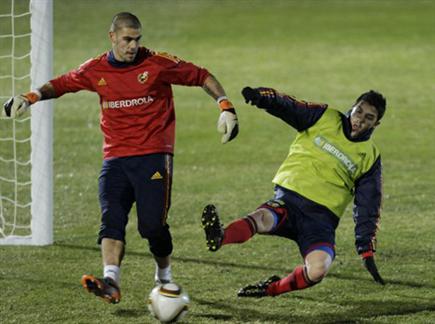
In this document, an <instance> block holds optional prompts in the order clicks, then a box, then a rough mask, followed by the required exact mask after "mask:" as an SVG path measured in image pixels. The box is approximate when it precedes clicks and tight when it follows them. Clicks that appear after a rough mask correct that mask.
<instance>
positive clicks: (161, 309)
mask: <svg viewBox="0 0 435 324" xmlns="http://www.w3.org/2000/svg"><path fill="white" fill-rule="evenodd" d="M189 303H190V299H189V296H188V295H187V292H186V291H184V290H183V288H181V286H179V285H177V284H176V283H174V282H171V283H166V284H163V285H159V286H156V287H154V288H153V290H151V293H150V295H149V297H148V301H147V304H148V309H149V311H150V312H151V314H152V315H153V316H154V317H155V318H157V319H158V320H159V321H160V322H162V323H167V322H176V321H178V320H180V319H182V318H183V317H184V316H185V315H186V314H187V310H188V308H189Z"/></svg>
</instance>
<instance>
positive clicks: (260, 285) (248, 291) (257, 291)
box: [237, 275, 281, 298]
mask: <svg viewBox="0 0 435 324" xmlns="http://www.w3.org/2000/svg"><path fill="white" fill-rule="evenodd" d="M278 280H281V278H280V277H278V276H275V275H273V276H272V277H270V278H268V279H266V280H263V281H260V282H257V283H256V284H253V285H247V286H246V287H243V288H241V289H240V290H239V292H238V293H237V296H238V297H255V298H261V297H266V296H269V295H268V294H267V287H269V285H270V284H271V283H272V282H275V281H278Z"/></svg>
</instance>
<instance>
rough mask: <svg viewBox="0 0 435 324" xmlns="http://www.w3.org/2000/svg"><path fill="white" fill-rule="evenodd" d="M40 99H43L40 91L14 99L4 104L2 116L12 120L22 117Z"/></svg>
mask: <svg viewBox="0 0 435 324" xmlns="http://www.w3.org/2000/svg"><path fill="white" fill-rule="evenodd" d="M39 99H41V93H40V92H39V91H38V90H33V91H31V92H28V93H25V94H21V95H19V96H15V97H12V98H10V99H9V100H8V101H6V102H5V103H4V104H3V111H2V115H3V117H10V118H16V117H20V116H22V115H24V114H25V113H26V112H27V111H28V110H29V107H30V105H32V104H34V103H35V102H37V101H38V100H39Z"/></svg>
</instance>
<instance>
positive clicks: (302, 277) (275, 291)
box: [267, 266, 316, 296]
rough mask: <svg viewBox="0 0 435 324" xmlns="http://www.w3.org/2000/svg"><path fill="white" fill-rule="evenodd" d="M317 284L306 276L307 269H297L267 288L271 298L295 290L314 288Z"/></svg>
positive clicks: (299, 267)
mask: <svg viewBox="0 0 435 324" xmlns="http://www.w3.org/2000/svg"><path fill="white" fill-rule="evenodd" d="M315 284H316V282H312V281H311V280H309V279H308V278H307V276H306V274H305V267H304V266H298V267H296V268H295V269H294V270H293V272H292V273H291V274H289V275H288V276H287V277H285V278H282V279H281V280H279V281H275V282H273V283H271V284H270V285H269V287H267V294H268V295H270V296H276V295H280V294H283V293H286V292H289V291H293V290H301V289H305V288H308V287H311V286H314V285H315Z"/></svg>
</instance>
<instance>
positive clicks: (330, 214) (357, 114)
mask: <svg viewBox="0 0 435 324" xmlns="http://www.w3.org/2000/svg"><path fill="white" fill-rule="evenodd" d="M242 94H243V96H244V98H245V100H246V102H247V103H248V102H250V103H251V104H252V105H255V106H257V107H258V108H261V109H264V110H266V111H267V112H268V113H269V114H271V115H273V116H276V117H278V118H280V119H282V120H283V121H284V122H286V123H287V124H289V125H290V126H292V127H293V128H295V129H296V130H297V131H298V134H297V136H296V138H295V140H294V142H293V143H292V144H291V146H290V152H289V155H288V156H287V158H286V159H285V161H284V162H283V163H282V165H281V167H280V168H279V169H278V172H277V174H276V175H275V178H274V179H273V182H274V184H275V194H274V197H273V198H272V199H271V200H269V201H267V202H266V203H264V204H262V205H261V206H260V207H258V208H257V210H255V211H254V212H252V213H250V214H249V215H247V216H246V217H243V218H240V219H238V220H236V221H233V222H232V223H230V224H229V225H228V226H227V227H226V228H225V229H224V228H223V226H222V224H221V222H220V219H219V216H218V213H217V210H216V208H215V206H214V205H207V206H206V207H205V208H204V211H203V214H202V225H203V227H204V230H205V235H206V241H207V245H208V248H209V250H210V251H217V250H218V249H220V248H221V247H222V246H224V245H226V244H234V243H243V242H246V241H248V240H249V239H250V238H251V237H252V236H253V235H255V234H257V233H258V234H268V235H276V236H281V237H285V238H288V239H291V240H293V241H295V242H296V243H297V244H298V247H299V251H300V253H301V255H302V257H303V261H304V262H303V264H302V265H300V266H298V267H296V268H295V269H294V270H293V272H292V273H291V274H289V275H288V276H286V277H284V278H280V277H278V276H276V275H274V276H272V277H270V278H268V279H266V280H264V281H260V282H258V283H256V284H251V285H248V286H246V287H244V288H242V289H241V290H240V291H239V292H238V295H239V296H240V297H265V296H276V295H280V294H282V293H285V292H289V291H294V290H300V289H304V288H308V287H311V286H313V285H315V284H317V283H319V282H320V281H321V280H322V279H323V278H324V277H325V275H326V274H327V272H328V270H329V268H330V267H331V264H332V262H333V260H334V258H335V230H336V228H337V226H338V223H339V220H340V217H341V216H342V214H343V213H344V210H345V208H346V206H347V205H348V204H349V202H350V201H351V200H352V199H353V201H354V208H353V218H354V221H355V238H356V240H355V244H356V249H357V252H358V253H359V254H360V255H361V257H362V259H363V263H364V265H365V267H366V268H367V270H368V271H369V272H370V273H371V275H372V276H373V278H374V280H375V281H376V282H378V283H380V284H384V281H383V279H382V277H381V276H380V275H379V272H378V270H377V267H376V264H375V261H374V252H375V245H374V242H375V236H376V230H377V226H378V220H379V213H380V207H381V200H382V190H381V185H382V183H381V158H380V154H379V151H378V149H377V147H376V146H375V144H374V143H373V141H372V139H371V135H372V133H373V131H374V129H375V127H376V126H378V125H379V121H380V119H381V118H382V116H383V115H384V112H385V108H386V100H385V98H384V97H383V96H382V95H381V94H380V93H378V92H375V91H372V90H371V91H369V92H366V93H363V94H362V95H361V96H359V97H358V98H357V100H356V102H355V104H354V105H353V106H352V109H351V110H350V111H349V112H348V113H347V114H342V113H341V112H339V111H337V110H334V109H330V108H327V105H326V104H314V103H307V102H304V101H299V100H296V99H295V98H293V97H290V96H287V95H283V94H279V93H277V92H276V91H275V90H274V89H271V88H257V89H252V88H249V87H247V88H244V89H243V91H242Z"/></svg>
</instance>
